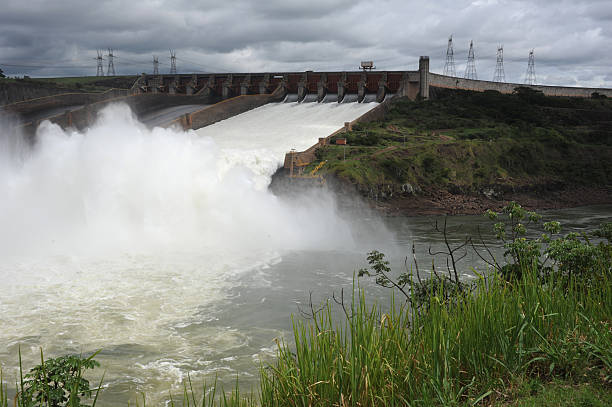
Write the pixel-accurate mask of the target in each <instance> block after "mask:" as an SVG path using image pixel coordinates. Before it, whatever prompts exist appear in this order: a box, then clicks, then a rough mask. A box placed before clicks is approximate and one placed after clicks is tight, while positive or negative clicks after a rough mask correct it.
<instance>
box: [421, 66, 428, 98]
mask: <svg viewBox="0 0 612 407" xmlns="http://www.w3.org/2000/svg"><path fill="white" fill-rule="evenodd" d="M419 95H420V97H421V99H429V57H427V56H425V57H420V58H419Z"/></svg>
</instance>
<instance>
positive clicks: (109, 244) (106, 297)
mask: <svg viewBox="0 0 612 407" xmlns="http://www.w3.org/2000/svg"><path fill="white" fill-rule="evenodd" d="M373 106H374V105H373V104H356V103H355V104H317V103H311V104H297V103H280V104H271V105H266V106H263V107H260V108H258V109H254V110H252V111H249V112H247V113H244V114H242V115H238V116H236V117H233V118H231V119H229V120H226V121H223V122H219V123H217V124H215V125H212V126H209V127H206V128H203V129H200V130H197V131H182V130H179V129H162V128H154V129H152V130H151V129H147V128H146V127H145V126H144V125H143V124H141V123H139V122H138V121H137V120H136V119H135V117H134V116H133V115H132V113H131V112H130V110H129V108H128V107H127V106H123V105H113V106H109V107H108V108H106V109H104V110H103V111H101V112H100V115H99V119H98V120H97V122H96V123H95V124H94V125H92V126H91V127H90V128H88V129H86V130H84V131H81V132H79V131H76V130H63V129H61V128H60V127H58V126H56V125H54V124H51V123H49V122H43V123H42V124H41V126H40V128H39V129H38V131H37V134H36V139H37V143H36V144H35V145H34V146H33V147H32V146H29V145H28V143H26V142H20V141H19V140H17V139H15V138H14V135H12V134H8V131H7V130H6V128H4V129H2V130H0V131H3V133H2V135H1V138H0V224H1V225H2V227H1V228H0V281H2V285H1V288H0V364H1V365H2V366H3V367H4V369H5V372H6V373H8V374H16V366H17V365H16V363H17V354H18V348H19V347H21V351H22V353H23V357H24V363H25V364H26V366H27V365H28V364H29V365H31V364H32V363H34V362H35V361H36V360H37V358H38V357H39V355H38V352H39V347H42V349H43V351H44V352H45V354H46V355H48V356H58V355H62V354H66V353H75V352H76V353H78V352H91V351H94V350H97V349H102V353H101V354H100V358H101V359H102V361H103V364H105V368H106V369H107V370H108V372H107V380H109V382H110V384H109V385H110V386H111V388H112V390H113V391H114V392H115V393H116V394H119V395H121V394H123V393H122V392H124V393H125V394H124V398H123V399H122V400H123V402H121V403H119V402H118V404H122V405H124V404H125V398H128V397H130V395H131V394H135V392H136V391H147V392H148V394H152V395H157V396H159V397H161V396H160V395H161V394H162V393H164V392H166V391H167V390H168V386H169V385H172V384H177V383H180V380H182V378H183V377H184V375H185V373H186V372H192V375H195V376H196V377H197V376H198V375H199V376H205V375H206V374H209V373H211V372H219V371H222V370H223V369H230V370H231V369H233V368H232V367H231V363H232V362H231V361H232V360H233V359H232V358H235V357H236V356H235V355H236V354H237V353H239V350H240V352H243V353H245V354H246V353H248V354H253V355H254V356H255V355H257V354H259V353H261V352H264V353H265V352H267V351H266V349H267V348H266V347H265V346H263V347H262V346H259V345H258V343H259V342H258V341H254V340H253V339H252V336H253V335H254V334H253V332H250V331H245V330H242V329H241V328H240V326H239V325H235V324H233V323H230V322H223V323H213V322H211V321H218V320H219V317H218V316H217V311H218V307H220V306H221V304H231V303H232V302H233V300H232V298H233V297H232V296H233V295H234V294H233V293H232V289H233V288H235V287H237V285H238V283H237V281H238V280H239V279H241V278H243V277H241V276H243V275H245V273H246V274H247V275H249V276H250V275H257V273H259V272H261V271H262V270H265V269H267V268H269V267H270V266H272V265H274V264H277V263H278V262H280V261H281V260H282V256H283V255H284V253H287V252H295V251H298V252H299V251H301V252H303V251H309V250H324V251H330V250H332V251H333V250H347V249H350V248H351V247H353V246H354V244H355V236H356V235H358V234H359V233H356V232H355V230H354V229H353V226H352V225H351V224H349V223H348V222H347V221H345V220H343V219H342V217H341V216H339V214H338V213H337V209H336V206H335V204H334V200H333V198H332V197H331V196H329V195H328V194H325V193H323V192H321V191H319V192H312V193H311V195H308V196H305V197H303V199H302V200H301V202H302V203H301V204H296V202H292V203H291V204H289V203H287V202H284V201H283V200H281V199H279V198H278V197H276V196H274V195H273V194H272V193H270V192H269V191H268V190H267V185H268V183H269V182H270V177H271V175H272V174H273V173H274V172H275V171H276V169H277V168H278V167H279V166H280V165H281V163H282V161H283V158H284V154H285V153H286V152H287V151H289V150H290V149H291V148H295V149H297V150H302V149H305V148H307V147H309V146H311V145H312V144H314V143H315V142H316V141H317V139H318V137H325V136H327V135H329V134H330V133H332V132H333V131H335V130H337V129H338V128H340V127H341V126H342V125H343V123H344V122H345V121H349V120H353V119H355V118H356V117H358V116H360V115H361V114H363V113H365V112H366V111H367V110H369V109H371V108H372V107H373ZM254 284H258V283H254ZM240 318H242V316H240ZM264 325H265V324H264ZM258 329H260V331H258V332H259V334H260V335H262V340H263V341H264V343H268V344H269V343H271V340H272V338H274V337H275V336H278V335H279V332H278V330H277V329H276V328H274V329H272V328H265V326H263V325H262V327H260V328H258ZM264 339H265V340H264ZM260 348H261V349H260ZM249 357H250V356H249ZM228 358H229V359H228ZM228 366H230V367H228ZM254 366H255V365H254ZM117 392H118V393H117ZM117 397H118V400H119V399H120V397H119V396H117Z"/></svg>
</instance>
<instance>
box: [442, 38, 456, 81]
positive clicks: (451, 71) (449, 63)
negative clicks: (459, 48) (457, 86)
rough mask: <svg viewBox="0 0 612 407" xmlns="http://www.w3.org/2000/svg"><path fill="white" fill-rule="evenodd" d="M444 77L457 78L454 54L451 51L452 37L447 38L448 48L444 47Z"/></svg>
mask: <svg viewBox="0 0 612 407" xmlns="http://www.w3.org/2000/svg"><path fill="white" fill-rule="evenodd" d="M444 75H446V76H457V72H456V70H455V53H454V50H453V36H452V35H451V36H450V37H448V47H446V63H445V64H444Z"/></svg>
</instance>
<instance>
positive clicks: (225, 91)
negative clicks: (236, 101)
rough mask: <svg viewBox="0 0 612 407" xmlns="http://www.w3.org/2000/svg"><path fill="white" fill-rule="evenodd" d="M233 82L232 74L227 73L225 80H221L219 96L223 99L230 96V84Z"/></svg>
mask: <svg viewBox="0 0 612 407" xmlns="http://www.w3.org/2000/svg"><path fill="white" fill-rule="evenodd" d="M233 83H234V77H233V76H232V74H229V75H228V76H227V78H226V79H225V81H224V82H223V90H222V94H221V97H222V98H223V99H228V98H230V97H231V96H232V85H233Z"/></svg>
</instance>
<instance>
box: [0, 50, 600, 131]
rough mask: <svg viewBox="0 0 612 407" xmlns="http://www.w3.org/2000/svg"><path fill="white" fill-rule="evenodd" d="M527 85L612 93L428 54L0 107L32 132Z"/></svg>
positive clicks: (183, 79)
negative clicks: (117, 117) (103, 115)
mask: <svg viewBox="0 0 612 407" xmlns="http://www.w3.org/2000/svg"><path fill="white" fill-rule="evenodd" d="M521 86H527V87H530V88H532V89H534V90H538V91H541V92H543V93H544V94H545V95H548V96H569V97H591V96H592V95H594V94H599V95H604V96H607V97H612V89H600V88H578V87H566V86H544V85H522V84H513V83H499V82H490V81H481V80H471V79H463V78H456V77H450V76H444V75H439V74H434V73H432V72H430V71H429V57H421V58H420V60H419V69H418V70H417V71H376V72H374V71H357V72H314V71H306V72H269V73H209V74H180V75H157V76H152V75H146V74H143V75H142V76H140V77H139V78H138V79H137V80H136V81H135V82H134V84H133V85H132V87H131V89H111V90H109V91H106V92H104V93H66V94H58V95H53V96H47V97H41V98H36V99H29V100H24V101H21V102H16V103H11V104H8V105H4V106H1V107H0V118H1V117H2V116H11V117H12V118H11V120H12V123H13V124H14V125H17V126H19V127H21V128H22V130H23V131H24V132H25V133H26V134H33V133H34V132H35V129H36V128H37V127H38V125H39V124H40V123H41V122H42V121H43V120H50V121H51V122H54V123H56V124H58V125H60V126H61V127H63V128H68V127H74V128H77V129H83V128H85V127H87V126H88V125H90V124H91V123H92V122H93V121H94V120H95V118H96V114H97V112H98V111H99V110H100V109H102V108H104V107H105V106H107V105H108V104H111V103H117V102H121V103H125V104H127V105H129V106H130V108H131V109H132V111H133V112H134V114H135V115H136V116H137V117H138V119H139V120H140V121H142V122H143V123H145V124H146V125H148V126H150V127H155V126H158V127H169V126H173V125H178V126H180V127H182V128H184V129H199V128H201V127H205V126H208V125H210V124H213V123H216V122H218V121H220V120H225V119H227V118H229V117H232V116H234V115H237V114H240V113H243V112H246V111H248V110H251V109H254V108H256V107H259V106H263V105H265V104H267V103H271V102H281V101H291V102H300V103H302V102H318V103H333V102H337V103H349V102H357V103H363V102H364V101H365V102H373V101H376V102H379V103H382V102H384V101H388V100H389V99H390V98H391V97H393V96H404V97H408V98H410V99H413V100H414V99H417V98H422V99H429V98H430V96H431V95H432V94H434V93H435V92H434V90H435V89H436V88H442V89H461V90H472V91H487V90H494V91H498V92H501V93H512V92H513V91H514V90H515V89H516V88H517V87H521Z"/></svg>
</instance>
